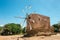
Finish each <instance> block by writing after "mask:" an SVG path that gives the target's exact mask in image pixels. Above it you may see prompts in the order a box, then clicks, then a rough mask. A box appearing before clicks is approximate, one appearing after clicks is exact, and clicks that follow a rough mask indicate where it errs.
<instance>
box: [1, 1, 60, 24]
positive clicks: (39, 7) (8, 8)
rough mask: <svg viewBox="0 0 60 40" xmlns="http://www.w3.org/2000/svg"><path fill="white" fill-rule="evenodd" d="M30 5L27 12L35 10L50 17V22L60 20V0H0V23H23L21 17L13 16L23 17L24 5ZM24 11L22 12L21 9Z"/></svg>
mask: <svg viewBox="0 0 60 40" xmlns="http://www.w3.org/2000/svg"><path fill="white" fill-rule="evenodd" d="M29 5H31V7H32V8H31V9H30V10H29V13H31V12H36V13H38V14H42V15H45V16H49V17H50V24H51V25H52V24H55V23H58V22H59V21H60V0H0V25H4V24H7V23H21V24H22V23H23V21H24V20H23V19H19V18H14V16H22V17H25V13H26V12H28V10H26V6H29ZM22 10H24V11H25V13H23V11H22Z"/></svg>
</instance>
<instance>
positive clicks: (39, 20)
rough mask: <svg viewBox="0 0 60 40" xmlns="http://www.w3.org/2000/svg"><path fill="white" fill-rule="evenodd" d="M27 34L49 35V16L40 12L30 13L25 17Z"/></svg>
mask: <svg viewBox="0 0 60 40" xmlns="http://www.w3.org/2000/svg"><path fill="white" fill-rule="evenodd" d="M26 32H27V35H31V36H32V35H46V34H47V35H50V34H51V28H50V18H49V17H47V16H44V15H40V14H30V15H28V17H27V27H26Z"/></svg>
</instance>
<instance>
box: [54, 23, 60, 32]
mask: <svg viewBox="0 0 60 40" xmlns="http://www.w3.org/2000/svg"><path fill="white" fill-rule="evenodd" d="M53 27H54V31H55V32H60V23H57V24H54V25H53Z"/></svg>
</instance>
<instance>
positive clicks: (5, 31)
mask: <svg viewBox="0 0 60 40" xmlns="http://www.w3.org/2000/svg"><path fill="white" fill-rule="evenodd" d="M52 26H53V27H54V32H60V23H57V24H54V25H52ZM21 33H22V34H24V33H26V32H25V27H24V28H22V26H21V25H20V24H15V23H9V24H5V25H4V26H3V27H1V26H0V34H1V35H15V34H21Z"/></svg>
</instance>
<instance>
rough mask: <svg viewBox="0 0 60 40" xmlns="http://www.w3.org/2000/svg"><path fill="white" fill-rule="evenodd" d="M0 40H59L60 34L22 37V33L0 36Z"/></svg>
mask: <svg viewBox="0 0 60 40" xmlns="http://www.w3.org/2000/svg"><path fill="white" fill-rule="evenodd" d="M0 40H60V34H56V35H51V36H34V37H24V38H22V35H13V36H0Z"/></svg>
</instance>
